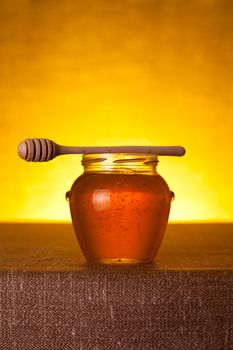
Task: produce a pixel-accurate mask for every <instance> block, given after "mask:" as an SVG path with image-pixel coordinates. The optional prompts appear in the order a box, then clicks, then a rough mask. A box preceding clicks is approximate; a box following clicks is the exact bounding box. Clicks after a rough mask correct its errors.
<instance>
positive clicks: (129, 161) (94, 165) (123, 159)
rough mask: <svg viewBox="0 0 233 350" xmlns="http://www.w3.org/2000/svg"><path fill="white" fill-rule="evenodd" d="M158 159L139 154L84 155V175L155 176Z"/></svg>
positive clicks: (154, 156) (153, 156)
mask: <svg viewBox="0 0 233 350" xmlns="http://www.w3.org/2000/svg"><path fill="white" fill-rule="evenodd" d="M157 163H158V157H157V156H156V155H151V154H140V153H107V154H105V153H101V154H84V155H83V158H82V165H83V166H84V172H85V173H113V174H116V173H118V174H129V175H130V174H131V175H135V174H144V175H155V174H157V171H156V167H157Z"/></svg>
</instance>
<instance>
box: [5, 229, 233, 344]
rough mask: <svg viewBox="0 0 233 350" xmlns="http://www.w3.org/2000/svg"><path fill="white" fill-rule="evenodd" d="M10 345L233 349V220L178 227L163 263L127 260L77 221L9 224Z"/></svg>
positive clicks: (164, 251) (167, 244)
mask: <svg viewBox="0 0 233 350" xmlns="http://www.w3.org/2000/svg"><path fill="white" fill-rule="evenodd" d="M0 349H1V350H8V349H9V350H12V349H24V350H27V349H30V350H31V349H33V350H37V349H38V350H39V349H41V350H42V349H43V350H45V349H51V350H57V349H59V350H63V349H81V350H86V349H87V350H89V349H93V350H102V349H110V350H111V349H114V350H115V349H125V350H126V349H127V350H130V349H143V350H144V349H162V350H167V349H169V350H173V349H174V350H178V349H185V350H189V349H198V350H201V349H208V350H215V349H219V350H224V349H233V225H231V224H202V225H200V224H195V225H191V224H173V225H169V226H168V229H167V233H166V236H165V239H164V242H163V244H162V247H161V249H160V252H159V254H158V256H157V259H156V261H155V263H154V264H151V265H140V266H120V267H118V266H101V265H93V264H88V263H86V262H85V261H84V259H83V257H82V254H81V252H80V249H79V246H78V244H77V242H76V238H75V236H74V233H73V229H72V226H71V225H70V224H1V225H0Z"/></svg>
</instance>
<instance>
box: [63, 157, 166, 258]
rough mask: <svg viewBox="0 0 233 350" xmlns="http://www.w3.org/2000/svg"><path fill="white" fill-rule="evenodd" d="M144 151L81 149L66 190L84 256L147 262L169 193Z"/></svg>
mask: <svg viewBox="0 0 233 350" xmlns="http://www.w3.org/2000/svg"><path fill="white" fill-rule="evenodd" d="M157 163H158V160H157V156H155V155H148V154H145V155H144V154H125V153H122V154H119V153H118V154H116V153H113V154H98V155H97V154H86V155H83V160H82V164H83V166H84V173H83V174H82V175H81V176H79V177H78V178H77V179H76V181H75V182H74V184H73V185H72V187H71V190H70V191H69V192H67V194H66V197H67V199H68V200H69V205H70V212H71V217H72V222H73V226H74V229H75V233H76V236H77V239H78V241H79V244H80V247H81V250H82V252H83V254H84V256H85V258H86V259H87V260H88V261H92V262H98V263H108V264H112V263H119V264H122V263H150V262H152V261H153V259H154V258H155V256H156V253H157V251H158V249H159V247H160V244H161V242H162V239H163V235H164V232H165V229H166V226H167V221H168V216H169V211H170V204H171V200H172V198H173V192H171V191H170V189H169V187H168V185H167V183H166V181H165V180H164V179H163V178H162V177H161V176H160V175H159V174H158V173H157V171H156V166H157Z"/></svg>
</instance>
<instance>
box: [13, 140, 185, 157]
mask: <svg viewBox="0 0 233 350" xmlns="http://www.w3.org/2000/svg"><path fill="white" fill-rule="evenodd" d="M98 153H143V154H155V155H159V156H183V155H184V154H185V149H184V147H181V146H104V147H90V146H89V147H72V146H61V145H58V144H57V143H55V142H54V141H51V140H49V139H43V138H40V139H38V138H33V139H26V140H24V141H22V142H21V143H20V144H19V146H18V155H19V156H20V158H22V159H24V160H26V161H27V162H47V161H49V160H52V159H53V158H55V157H57V156H60V155H63V154H98Z"/></svg>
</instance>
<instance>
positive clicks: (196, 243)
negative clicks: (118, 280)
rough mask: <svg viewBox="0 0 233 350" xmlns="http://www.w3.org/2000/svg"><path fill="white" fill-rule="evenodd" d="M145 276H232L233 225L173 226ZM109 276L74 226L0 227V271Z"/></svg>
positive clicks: (170, 226) (142, 266)
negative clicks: (90, 257) (87, 255)
mask: <svg viewBox="0 0 233 350" xmlns="http://www.w3.org/2000/svg"><path fill="white" fill-rule="evenodd" d="M120 268H121V269H129V268H131V269H141V270H145V269H147V270H150V271H151V270H228V271H229V270H230V271H233V224H169V225H168V228H167V232H166V234H165V238H164V241H163V243H162V246H161V248H160V251H159V253H158V255H157V257H156V259H155V262H154V263H153V264H147V265H140V266H130V267H129V266H121V267H120ZM93 269H95V270H96V269H98V270H101V269H103V270H109V269H118V266H115V265H114V266H112V267H111V266H106V265H104V266H102V265H93V264H90V263H87V262H86V261H85V259H84V257H83V255H82V253H81V251H80V248H79V245H78V242H77V240H76V237H75V235H74V231H73V227H72V225H71V224H62V223H58V224H54V223H51V224H50V223H49V224H47V223H46V224H41V223H40V224H34V223H33V224H31V223H27V224H24V223H17V224H16V223H15V224H11V223H9V224H8V223H2V224H0V271H57V272H59V271H79V270H90V271H91V270H93Z"/></svg>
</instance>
